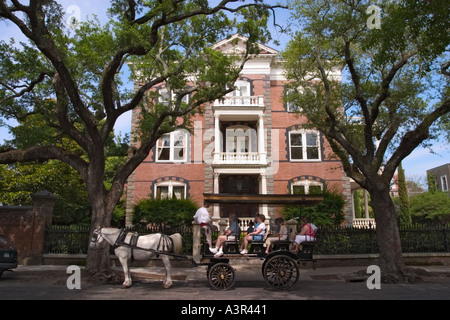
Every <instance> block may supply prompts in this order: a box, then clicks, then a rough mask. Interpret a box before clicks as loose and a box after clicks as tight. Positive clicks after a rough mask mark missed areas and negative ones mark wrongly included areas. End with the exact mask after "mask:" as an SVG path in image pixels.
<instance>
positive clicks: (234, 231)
mask: <svg viewBox="0 0 450 320" xmlns="http://www.w3.org/2000/svg"><path fill="white" fill-rule="evenodd" d="M240 236H241V228H240V227H239V223H238V219H236V215H235V214H230V226H229V227H228V228H227V229H226V230H225V232H224V234H223V235H221V236H219V237H218V238H217V241H216V247H215V248H211V247H209V251H211V252H212V253H214V257H216V258H218V257H221V256H223V248H222V247H223V243H224V242H225V241H227V240H228V241H234V240H237V241H239V237H240Z"/></svg>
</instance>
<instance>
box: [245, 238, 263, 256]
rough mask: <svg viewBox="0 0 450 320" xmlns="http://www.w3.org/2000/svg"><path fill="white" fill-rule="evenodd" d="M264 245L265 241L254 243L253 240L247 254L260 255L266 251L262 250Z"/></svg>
mask: <svg viewBox="0 0 450 320" xmlns="http://www.w3.org/2000/svg"><path fill="white" fill-rule="evenodd" d="M264 243H265V241H255V240H253V241H252V242H250V249H249V250H248V253H249V254H254V253H256V254H257V253H262V252H264V251H266V248H264Z"/></svg>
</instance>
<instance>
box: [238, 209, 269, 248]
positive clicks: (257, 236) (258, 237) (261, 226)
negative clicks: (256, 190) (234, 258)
mask: <svg viewBox="0 0 450 320" xmlns="http://www.w3.org/2000/svg"><path fill="white" fill-rule="evenodd" d="M265 220H266V217H265V216H264V215H263V214H259V215H257V216H256V222H257V225H258V226H257V227H256V230H255V231H253V232H250V233H249V234H248V235H246V236H245V237H244V239H242V245H241V254H247V253H248V252H247V246H248V243H249V242H250V241H262V240H263V239H264V235H265V233H266V224H265V223H264V221H265Z"/></svg>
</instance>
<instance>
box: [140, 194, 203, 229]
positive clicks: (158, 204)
mask: <svg viewBox="0 0 450 320" xmlns="http://www.w3.org/2000/svg"><path fill="white" fill-rule="evenodd" d="M198 208H199V206H198V205H197V203H195V202H194V201H192V200H190V199H181V200H178V199H176V198H173V199H143V200H141V201H139V203H138V204H137V205H136V206H135V207H134V215H133V223H134V224H140V223H144V224H148V223H153V224H157V225H164V226H169V225H170V226H176V225H181V224H185V223H191V222H192V221H193V217H194V214H195V212H196V211H197V209H198Z"/></svg>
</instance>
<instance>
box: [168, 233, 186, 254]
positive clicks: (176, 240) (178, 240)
mask: <svg viewBox="0 0 450 320" xmlns="http://www.w3.org/2000/svg"><path fill="white" fill-rule="evenodd" d="M170 239H172V242H173V252H174V253H175V254H178V253H180V252H181V247H182V246H183V238H182V237H181V234H179V233H174V234H173V235H171V236H170Z"/></svg>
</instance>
